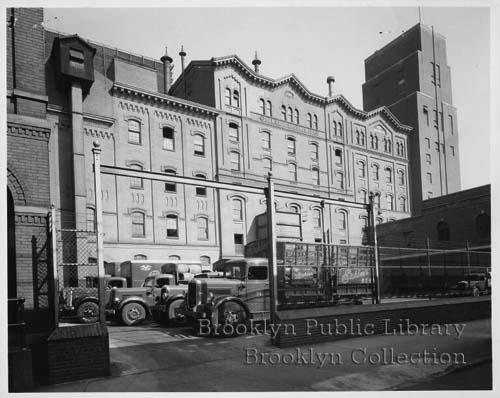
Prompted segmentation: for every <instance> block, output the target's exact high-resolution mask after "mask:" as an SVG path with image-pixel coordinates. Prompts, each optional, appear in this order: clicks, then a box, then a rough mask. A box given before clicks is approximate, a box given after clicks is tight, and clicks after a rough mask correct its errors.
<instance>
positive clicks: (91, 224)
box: [86, 207, 96, 232]
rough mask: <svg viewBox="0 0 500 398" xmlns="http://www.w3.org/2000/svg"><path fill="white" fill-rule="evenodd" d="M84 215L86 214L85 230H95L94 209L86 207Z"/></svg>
mask: <svg viewBox="0 0 500 398" xmlns="http://www.w3.org/2000/svg"><path fill="white" fill-rule="evenodd" d="M86 215H87V231H89V232H95V231H96V217H95V210H94V209H93V208H92V207H87V208H86Z"/></svg>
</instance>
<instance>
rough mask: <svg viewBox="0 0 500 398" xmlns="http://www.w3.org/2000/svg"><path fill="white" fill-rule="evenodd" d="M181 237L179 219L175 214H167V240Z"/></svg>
mask: <svg viewBox="0 0 500 398" xmlns="http://www.w3.org/2000/svg"><path fill="white" fill-rule="evenodd" d="M178 237H179V219H178V217H177V216H176V215H175V214H167V238H178Z"/></svg>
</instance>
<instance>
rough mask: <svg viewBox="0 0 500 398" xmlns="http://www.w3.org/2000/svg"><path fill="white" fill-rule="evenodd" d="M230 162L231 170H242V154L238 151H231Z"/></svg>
mask: <svg viewBox="0 0 500 398" xmlns="http://www.w3.org/2000/svg"><path fill="white" fill-rule="evenodd" d="M229 163H230V164H231V170H233V171H240V154H239V153H238V152H236V151H231V152H229Z"/></svg>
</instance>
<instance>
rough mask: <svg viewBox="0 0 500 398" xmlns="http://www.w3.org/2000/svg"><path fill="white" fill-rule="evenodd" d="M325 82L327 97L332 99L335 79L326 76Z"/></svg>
mask: <svg viewBox="0 0 500 398" xmlns="http://www.w3.org/2000/svg"><path fill="white" fill-rule="evenodd" d="M326 82H327V83H328V96H329V97H333V84H334V83H335V78H334V77H333V76H328V77H327V78H326Z"/></svg>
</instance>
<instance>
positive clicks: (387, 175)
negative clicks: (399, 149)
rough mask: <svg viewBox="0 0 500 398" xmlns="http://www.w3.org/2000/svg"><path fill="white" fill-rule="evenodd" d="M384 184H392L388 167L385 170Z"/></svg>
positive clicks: (390, 170)
mask: <svg viewBox="0 0 500 398" xmlns="http://www.w3.org/2000/svg"><path fill="white" fill-rule="evenodd" d="M385 182H387V183H388V184H392V169H391V168H390V167H386V168H385Z"/></svg>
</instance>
